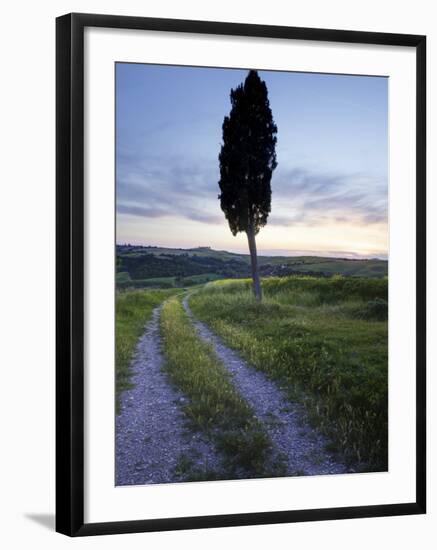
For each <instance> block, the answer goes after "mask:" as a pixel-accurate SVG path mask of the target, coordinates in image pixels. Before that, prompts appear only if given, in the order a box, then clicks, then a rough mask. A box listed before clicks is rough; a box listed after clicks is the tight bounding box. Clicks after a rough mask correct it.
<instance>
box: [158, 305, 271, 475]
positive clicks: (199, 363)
mask: <svg viewBox="0 0 437 550" xmlns="http://www.w3.org/2000/svg"><path fill="white" fill-rule="evenodd" d="M161 331H162V337H163V349H164V354H165V358H166V367H165V368H166V370H167V372H168V374H169V376H170V378H171V380H172V382H173V383H174V384H175V385H176V386H177V387H179V388H180V389H181V391H182V392H183V393H184V394H185V395H186V396H187V397H188V400H189V402H188V403H187V404H186V405H185V407H184V412H185V413H186V414H187V416H188V417H189V419H190V420H191V422H192V424H193V425H194V426H195V427H196V428H197V429H200V430H203V431H204V432H205V433H206V434H207V435H208V436H209V437H210V438H211V439H212V440H213V441H214V442H215V444H216V445H217V446H218V448H219V449H221V450H222V451H223V452H224V456H225V457H226V466H227V474H226V476H225V477H228V476H236V475H237V477H238V472H240V474H241V472H244V475H245V477H254V476H262V475H263V474H264V463H265V459H266V456H267V452H268V450H269V449H270V445H271V444H270V441H269V439H268V436H267V435H266V433H265V432H264V430H263V429H262V427H261V425H260V424H259V422H258V421H257V419H256V418H255V417H254V414H253V411H252V410H251V408H250V407H249V405H248V404H247V403H246V401H245V400H244V399H243V398H242V397H241V396H240V395H239V394H238V392H237V391H236V390H235V389H234V386H233V384H232V382H231V380H230V375H229V373H228V371H227V370H226V369H225V367H224V366H223V364H222V363H221V362H220V361H219V359H218V358H217V356H216V354H215V352H214V350H213V348H212V347H211V345H210V344H207V343H205V342H203V341H202V340H200V339H199V337H198V335H197V333H196V331H195V329H194V327H193V325H192V324H191V321H190V320H189V319H188V317H187V314H186V313H185V311H184V309H183V307H182V304H181V302H180V300H179V299H178V298H176V297H174V298H171V299H170V300H168V301H167V302H166V303H165V304H164V307H163V309H162V314H161Z"/></svg>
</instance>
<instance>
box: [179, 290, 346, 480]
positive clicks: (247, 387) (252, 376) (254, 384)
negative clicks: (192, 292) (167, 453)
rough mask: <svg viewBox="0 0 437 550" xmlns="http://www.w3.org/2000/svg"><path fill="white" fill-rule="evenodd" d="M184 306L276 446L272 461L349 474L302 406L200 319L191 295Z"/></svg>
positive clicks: (301, 471) (300, 469) (307, 471)
mask: <svg viewBox="0 0 437 550" xmlns="http://www.w3.org/2000/svg"><path fill="white" fill-rule="evenodd" d="M183 305H184V308H185V311H186V312H187V314H188V315H189V317H190V319H191V321H192V322H193V324H194V326H195V328H196V330H197V332H198V334H199V336H200V337H201V338H202V339H203V340H205V341H207V342H210V343H211V344H212V345H213V346H214V349H215V351H216V353H217V355H218V357H219V358H220V359H221V361H222V362H223V364H224V365H225V367H226V368H227V369H228V370H229V371H230V373H231V374H232V376H233V382H234V384H235V387H236V388H237V390H238V391H239V392H240V394H241V395H242V396H243V397H244V398H245V399H246V401H247V402H248V403H249V405H250V406H251V407H252V409H253V410H254V412H255V415H256V416H257V418H258V420H260V421H261V422H262V423H263V424H264V426H265V428H266V430H267V432H268V435H269V436H270V439H271V441H272V443H273V446H274V453H273V454H274V455H276V456H273V457H272V460H273V461H274V460H275V459H278V458H281V459H282V460H283V461H284V462H285V463H286V470H287V475H320V474H341V473H346V472H347V471H348V469H347V467H346V466H345V465H344V464H341V463H340V462H338V461H336V460H335V459H334V458H333V457H332V456H331V455H330V454H329V453H328V452H327V451H326V450H325V445H326V443H327V441H326V439H325V438H324V437H323V436H322V435H320V434H319V433H317V432H316V431H315V430H314V429H312V428H311V427H310V426H309V425H308V424H307V423H306V422H305V417H304V413H303V408H302V407H301V406H299V405H298V404H293V403H291V402H290V401H289V400H288V399H287V397H286V395H285V393H284V392H283V391H282V390H281V389H280V388H278V386H277V385H276V384H275V383H274V382H272V381H271V380H269V379H268V378H267V377H266V376H265V375H264V374H263V373H262V372H260V371H257V370H255V369H253V368H251V367H249V366H248V364H247V363H246V362H245V361H244V360H243V359H242V358H241V357H240V356H239V355H238V354H237V353H236V352H234V351H233V350H231V349H230V348H228V347H227V346H225V345H224V344H223V342H222V341H221V340H220V338H218V337H217V336H216V335H215V334H214V333H213V332H212V331H211V330H210V329H209V328H208V327H207V326H206V325H205V324H204V323H202V322H201V321H199V320H197V319H196V318H195V317H194V316H193V313H192V311H191V309H190V307H189V305H188V297H186V298H185V299H184V301H183Z"/></svg>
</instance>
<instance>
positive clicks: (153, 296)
mask: <svg viewBox="0 0 437 550" xmlns="http://www.w3.org/2000/svg"><path fill="white" fill-rule="evenodd" d="M174 293H175V290H132V291H127V292H118V293H117V295H116V299H115V389H116V400H117V410H118V405H119V398H120V394H121V392H122V391H123V390H125V389H128V388H130V387H131V376H132V372H131V368H130V363H131V360H132V356H133V353H134V350H135V346H136V344H137V342H138V338H139V337H140V336H141V334H142V332H143V330H144V326H145V324H146V323H147V322H148V321H149V320H150V317H151V315H152V311H153V309H154V308H155V307H156V306H158V305H159V304H160V303H161V302H163V301H164V300H165V299H166V298H168V296H171V295H172V294H174Z"/></svg>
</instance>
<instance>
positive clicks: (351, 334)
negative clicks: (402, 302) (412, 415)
mask: <svg viewBox="0 0 437 550" xmlns="http://www.w3.org/2000/svg"><path fill="white" fill-rule="evenodd" d="M263 290H264V300H263V302H262V303H256V302H255V301H254V300H253V298H252V295H251V290H250V281H244V280H243V281H218V282H214V283H210V284H208V285H206V287H205V288H204V289H203V290H201V291H199V292H198V293H197V294H195V295H193V297H192V299H191V301H190V305H191V307H192V309H193V311H194V313H195V314H196V315H197V316H198V317H199V318H200V319H202V320H203V321H205V322H207V323H208V324H209V325H210V326H211V328H212V329H213V330H214V331H215V332H216V333H217V334H219V335H220V336H221V337H222V338H223V339H224V340H225V341H226V343H227V344H228V345H230V346H231V347H233V348H234V349H236V350H238V351H239V352H240V353H241V354H242V355H243V356H244V357H245V358H246V359H247V360H248V361H249V363H251V364H252V365H253V366H254V367H256V368H258V369H260V370H262V371H264V372H265V373H266V374H267V375H268V376H270V377H271V378H273V379H276V380H278V381H279V383H280V384H281V386H283V387H284V388H286V389H287V390H288V392H289V395H290V398H293V399H300V400H301V401H302V402H303V403H304V404H305V405H306V407H307V410H308V412H309V415H310V419H311V420H312V421H313V422H314V423H315V424H316V425H318V426H319V427H320V428H321V429H322V430H323V431H324V432H325V433H327V434H328V435H329V436H330V438H331V439H332V440H333V441H334V443H335V446H336V448H337V449H339V450H340V451H341V452H342V453H343V454H344V455H345V456H346V458H348V459H350V460H351V461H353V462H359V463H361V464H364V465H365V466H363V467H365V468H366V470H368V471H369V470H375V471H376V470H385V469H386V468H387V371H388V368H387V365H388V350H387V341H388V337H387V321H386V320H384V305H383V304H384V302H385V300H386V297H387V280H376V279H347V278H344V277H335V278H332V279H319V278H312V277H286V278H269V279H266V280H264V281H263ZM369 304H370V305H369ZM375 304H376V305H375ZM385 304H386V302H385ZM360 312H364V314H361V313H360ZM375 312H376V313H375ZM385 312H386V310H385ZM378 319H382V320H378ZM385 319H386V313H385Z"/></svg>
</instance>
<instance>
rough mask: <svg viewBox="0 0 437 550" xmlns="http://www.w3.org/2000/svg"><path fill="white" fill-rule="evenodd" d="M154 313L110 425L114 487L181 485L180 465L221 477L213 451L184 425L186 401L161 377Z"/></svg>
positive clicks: (159, 307)
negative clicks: (113, 448)
mask: <svg viewBox="0 0 437 550" xmlns="http://www.w3.org/2000/svg"><path fill="white" fill-rule="evenodd" d="M161 308H162V305H161V306H158V307H157V308H155V309H154V310H153V313H152V318H151V320H150V321H149V322H148V323H147V325H146V327H145V331H144V334H143V336H142V337H141V338H140V340H139V342H138V344H137V348H136V352H135V355H134V358H133V361H132V364H131V368H132V372H133V375H132V378H131V382H132V386H133V387H132V388H131V389H128V390H125V391H124V392H123V393H122V395H121V398H120V412H119V414H118V415H117V417H116V421H115V478H116V479H115V484H116V485H144V484H149V483H172V482H176V481H184V479H183V476H182V475H180V474H179V475H178V473H177V472H176V468H177V466H178V464H179V462H180V460H181V459H183V460H185V461H188V462H189V463H190V468H191V469H193V470H194V471H197V472H209V471H220V469H221V459H220V457H219V456H218V455H217V452H216V450H215V448H214V447H213V445H212V444H211V443H210V442H209V441H207V440H206V439H205V438H204V437H203V436H202V434H200V433H199V432H193V431H192V430H190V429H189V428H188V427H187V425H186V418H185V415H184V413H183V412H182V410H181V407H182V406H183V404H184V403H185V401H186V398H185V397H184V396H183V394H182V393H180V392H179V391H178V390H176V389H175V388H174V387H173V386H172V385H171V384H170V382H169V381H168V379H167V376H166V375H165V373H164V372H163V371H162V367H163V364H164V359H163V355H162V351H161V337H160V330H159V319H160V313H161Z"/></svg>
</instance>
